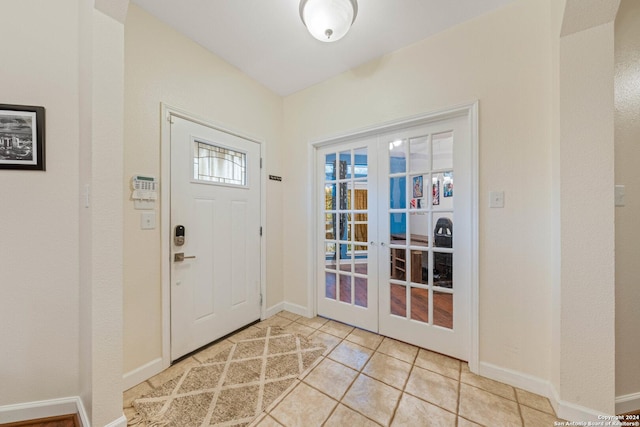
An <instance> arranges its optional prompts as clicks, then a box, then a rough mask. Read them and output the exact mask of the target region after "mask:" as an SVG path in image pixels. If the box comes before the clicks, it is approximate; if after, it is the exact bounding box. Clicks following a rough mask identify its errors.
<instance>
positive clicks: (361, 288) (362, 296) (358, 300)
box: [353, 276, 368, 308]
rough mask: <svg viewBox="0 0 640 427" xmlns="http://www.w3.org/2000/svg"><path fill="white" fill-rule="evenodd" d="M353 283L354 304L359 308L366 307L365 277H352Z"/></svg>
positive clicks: (366, 288) (366, 289)
mask: <svg viewBox="0 0 640 427" xmlns="http://www.w3.org/2000/svg"><path fill="white" fill-rule="evenodd" d="M353 280H354V283H355V304H356V305H357V306H360V307H365V308H366V307H367V305H368V303H367V297H368V287H367V284H368V283H367V278H366V277H358V276H356V277H354V278H353Z"/></svg>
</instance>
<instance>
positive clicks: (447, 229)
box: [433, 212, 453, 248]
mask: <svg viewBox="0 0 640 427" xmlns="http://www.w3.org/2000/svg"><path fill="white" fill-rule="evenodd" d="M433 223H434V224H435V225H434V228H433V246H434V247H436V248H453V213H452V212H438V213H435V214H433Z"/></svg>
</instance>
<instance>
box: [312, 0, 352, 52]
mask: <svg viewBox="0 0 640 427" xmlns="http://www.w3.org/2000/svg"><path fill="white" fill-rule="evenodd" d="M357 14H358V2H357V0H301V1H300V18H302V22H303V23H304V25H306V26H307V29H308V30H309V32H310V33H311V35H312V36H313V37H315V38H316V39H318V40H320V41H323V42H335V41H338V40H340V39H341V38H342V37H344V36H345V34H347V32H348V31H349V28H351V24H353V21H355V20H356V15H357Z"/></svg>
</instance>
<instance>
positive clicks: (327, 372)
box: [304, 359, 358, 400]
mask: <svg viewBox="0 0 640 427" xmlns="http://www.w3.org/2000/svg"><path fill="white" fill-rule="evenodd" d="M357 376H358V371H355V370H353V369H351V368H347V367H346V366H344V365H341V364H340V363H338V362H334V361H333V360H331V359H324V360H323V361H322V362H320V364H319V365H318V366H316V367H315V368H314V369H313V370H312V371H311V372H310V373H309V375H307V376H306V377H305V378H304V382H305V383H307V384H309V385H310V386H312V387H315V388H317V389H318V390H320V391H321V392H323V393H325V394H328V395H329V396H331V397H333V398H334V399H336V400H340V399H342V396H344V393H345V392H346V391H347V389H348V388H349V386H350V385H351V383H352V382H353V380H355V379H356V377H357Z"/></svg>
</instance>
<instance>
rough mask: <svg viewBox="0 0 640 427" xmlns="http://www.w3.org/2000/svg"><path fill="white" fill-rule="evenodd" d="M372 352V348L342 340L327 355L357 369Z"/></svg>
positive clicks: (360, 367) (365, 361)
mask: <svg viewBox="0 0 640 427" xmlns="http://www.w3.org/2000/svg"><path fill="white" fill-rule="evenodd" d="M372 354H373V350H371V349H369V348H366V347H363V346H361V345H358V344H355V343H352V342H349V341H342V342H341V343H340V344H338V346H337V347H336V348H334V349H333V351H332V352H331V353H329V355H328V356H327V357H329V358H330V359H333V360H335V361H336V362H340V363H343V364H345V365H347V366H348V367H350V368H353V369H355V370H356V371H359V370H361V369H362V367H363V366H364V365H365V363H367V361H368V360H369V358H370V357H371V355H372Z"/></svg>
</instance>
